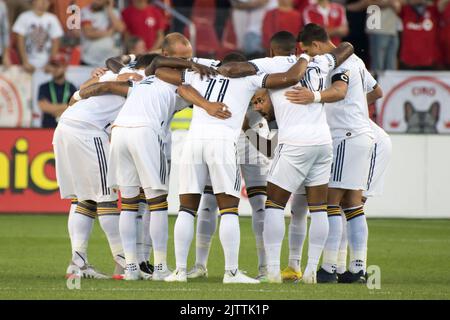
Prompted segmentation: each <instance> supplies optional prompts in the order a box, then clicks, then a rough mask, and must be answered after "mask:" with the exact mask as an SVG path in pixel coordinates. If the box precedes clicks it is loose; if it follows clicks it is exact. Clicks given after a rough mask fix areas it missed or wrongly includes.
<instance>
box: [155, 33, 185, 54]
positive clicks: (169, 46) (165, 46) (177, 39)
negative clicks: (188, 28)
mask: <svg viewBox="0 0 450 320" xmlns="http://www.w3.org/2000/svg"><path fill="white" fill-rule="evenodd" d="M161 49H162V54H163V55H164V56H166V57H175V58H181V59H190V58H192V46H191V43H190V42H189V40H188V39H187V38H186V37H185V36H184V35H182V34H181V33H178V32H173V33H169V34H168V35H167V36H165V38H164V41H163V43H162V48H161Z"/></svg>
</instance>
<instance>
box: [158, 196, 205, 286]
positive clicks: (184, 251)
mask: <svg viewBox="0 0 450 320" xmlns="http://www.w3.org/2000/svg"><path fill="white" fill-rule="evenodd" d="M200 197H201V194H200V193H197V194H180V209H179V211H178V217H177V220H176V222H175V228H174V245H175V259H176V269H175V271H174V272H173V273H172V274H171V275H169V276H168V277H166V278H165V279H164V281H166V282H186V281H187V259H188V255H189V248H190V246H191V243H192V239H193V237H194V223H195V216H196V212H197V210H198V206H199V204H200Z"/></svg>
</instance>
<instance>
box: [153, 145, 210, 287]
mask: <svg viewBox="0 0 450 320" xmlns="http://www.w3.org/2000/svg"><path fill="white" fill-rule="evenodd" d="M179 172H180V174H179V193H180V209H179V212H178V217H177V220H176V222H175V229H174V244H175V258H176V270H175V271H174V272H173V273H172V274H171V275H170V276H168V277H166V278H165V279H164V280H165V281H167V282H185V281H187V271H186V270H187V258H188V254H189V248H190V245H191V242H192V239H193V237H194V222H195V216H196V213H197V210H198V207H199V204H200V198H201V193H202V192H203V190H204V188H205V183H206V179H207V176H208V168H207V166H206V163H205V162H204V161H203V141H202V140H190V139H186V141H185V144H184V146H183V151H182V154H181V161H180V166H179ZM152 224H153V223H152Z"/></svg>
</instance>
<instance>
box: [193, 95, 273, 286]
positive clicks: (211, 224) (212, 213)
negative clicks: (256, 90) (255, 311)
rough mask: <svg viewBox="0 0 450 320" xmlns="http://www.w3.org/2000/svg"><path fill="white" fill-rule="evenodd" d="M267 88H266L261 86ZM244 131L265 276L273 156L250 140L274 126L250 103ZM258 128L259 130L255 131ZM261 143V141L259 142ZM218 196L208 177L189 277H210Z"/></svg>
mask: <svg viewBox="0 0 450 320" xmlns="http://www.w3.org/2000/svg"><path fill="white" fill-rule="evenodd" d="M261 91H264V92H265V90H264V89H261ZM250 128H251V129H252V130H251V131H249V132H255V134H252V135H251V137H247V136H246V135H245V133H244V132H247V130H248V129H250ZM242 130H243V132H241V134H240V136H239V141H238V144H237V147H238V158H239V164H240V170H241V173H242V177H243V179H244V181H245V187H246V191H247V197H248V200H249V202H250V206H251V208H252V228H253V233H254V235H255V239H256V249H257V255H258V272H259V274H258V276H257V277H256V278H257V279H260V278H262V277H263V276H264V275H265V274H266V259H265V256H266V254H265V250H264V242H263V238H262V232H263V226H264V212H265V211H264V205H265V201H266V184H267V171H268V166H269V159H268V158H267V156H266V155H264V154H263V153H261V152H260V151H259V150H257V147H255V146H254V145H253V143H251V142H250V139H258V136H257V135H256V132H257V133H258V134H259V135H260V136H263V137H268V136H269V134H270V129H269V126H268V124H267V120H266V119H265V118H264V117H263V116H261V115H260V114H259V113H258V112H256V111H254V110H252V107H251V106H250V107H249V109H248V110H247V113H246V116H245V121H244V125H243V127H242ZM253 130H255V131H253ZM255 144H256V145H257V146H258V144H257V143H255ZM217 209H218V205H217V200H216V197H215V195H214V192H213V188H212V186H211V182H210V181H208V182H207V184H206V187H205V190H204V191H203V194H202V199H201V201H200V206H199V209H198V214H197V216H198V219H197V228H196V237H195V239H196V243H195V251H196V253H195V266H194V268H193V269H191V270H190V271H189V272H188V275H187V276H188V278H189V279H193V278H199V277H207V276H208V270H207V261H208V256H209V250H210V247H211V238H212V236H213V235H214V233H215V231H216V227H217Z"/></svg>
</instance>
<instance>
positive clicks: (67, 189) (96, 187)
mask: <svg viewBox="0 0 450 320" xmlns="http://www.w3.org/2000/svg"><path fill="white" fill-rule="evenodd" d="M53 149H54V152H55V164H56V178H57V181H58V185H59V191H60V193H61V198H63V199H68V198H77V199H78V200H79V201H84V200H92V201H96V202H108V201H115V200H117V193H116V192H114V190H112V189H110V188H108V186H107V181H106V177H107V171H108V164H107V159H108V158H107V157H108V152H109V140H108V135H107V134H106V133H105V132H104V131H101V130H81V129H79V128H73V127H71V126H70V125H68V124H65V123H62V122H60V123H59V124H58V127H57V128H56V130H55V133H54V136H53Z"/></svg>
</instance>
